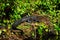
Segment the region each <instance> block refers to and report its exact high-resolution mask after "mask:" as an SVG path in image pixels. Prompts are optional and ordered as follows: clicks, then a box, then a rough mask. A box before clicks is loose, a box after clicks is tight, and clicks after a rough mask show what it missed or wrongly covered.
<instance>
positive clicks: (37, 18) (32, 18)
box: [12, 16, 49, 29]
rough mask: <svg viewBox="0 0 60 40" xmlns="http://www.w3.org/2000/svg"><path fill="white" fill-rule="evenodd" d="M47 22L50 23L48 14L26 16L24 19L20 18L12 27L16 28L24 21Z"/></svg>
mask: <svg viewBox="0 0 60 40" xmlns="http://www.w3.org/2000/svg"><path fill="white" fill-rule="evenodd" d="M42 21H43V22H44V21H45V22H46V23H47V24H49V19H48V18H47V17H46V16H25V17H23V18H22V19H19V20H17V21H15V22H14V23H13V25H12V29H16V27H17V26H18V25H20V24H21V23H23V22H29V23H32V22H42Z"/></svg>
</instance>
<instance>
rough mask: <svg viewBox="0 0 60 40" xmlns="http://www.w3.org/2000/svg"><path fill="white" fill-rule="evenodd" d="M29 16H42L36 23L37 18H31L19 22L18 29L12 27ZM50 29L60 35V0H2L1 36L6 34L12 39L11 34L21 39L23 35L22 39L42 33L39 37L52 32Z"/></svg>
mask: <svg viewBox="0 0 60 40" xmlns="http://www.w3.org/2000/svg"><path fill="white" fill-rule="evenodd" d="M29 16H30V17H31V16H42V18H40V17H39V18H38V19H39V21H40V20H41V22H35V23H34V22H33V21H36V20H37V19H35V20H33V21H32V20H31V18H30V19H27V20H26V21H23V23H22V22H21V23H20V24H18V25H17V26H16V28H17V30H14V29H12V25H13V24H14V23H16V22H17V23H18V22H20V21H18V20H20V19H25V18H26V17H27V18H29ZM42 20H43V21H42ZM46 20H48V21H46ZM30 21H31V23H30ZM45 22H46V23H45ZM33 26H34V27H33ZM32 29H33V30H32ZM28 30H29V31H28ZM11 31H12V32H11ZM50 31H52V32H54V34H56V35H60V0H0V35H1V37H3V34H4V35H5V36H6V38H10V39H9V40H12V38H11V36H13V37H14V36H15V38H16V39H18V40H19V39H20V36H19V35H21V40H22V39H23V38H24V37H25V38H27V37H28V38H30V37H32V38H31V39H34V38H35V36H37V35H40V36H39V37H38V38H37V39H39V38H40V37H41V35H42V36H43V35H45V34H47V33H51V32H50ZM17 36H18V37H19V38H18V37H17ZM22 36H23V37H22ZM3 38H4V37H3ZM15 38H14V40H15ZM6 40H7V39H6Z"/></svg>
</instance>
